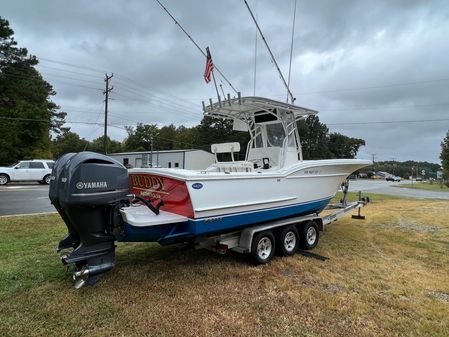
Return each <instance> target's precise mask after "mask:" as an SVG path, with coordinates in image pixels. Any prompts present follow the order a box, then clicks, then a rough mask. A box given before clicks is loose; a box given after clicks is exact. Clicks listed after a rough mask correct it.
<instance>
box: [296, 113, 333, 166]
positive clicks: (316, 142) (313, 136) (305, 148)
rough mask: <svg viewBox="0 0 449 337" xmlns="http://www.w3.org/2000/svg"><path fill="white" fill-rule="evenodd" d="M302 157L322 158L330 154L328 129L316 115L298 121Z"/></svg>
mask: <svg viewBox="0 0 449 337" xmlns="http://www.w3.org/2000/svg"><path fill="white" fill-rule="evenodd" d="M298 132H299V136H300V137H301V145H302V154H303V157H304V159H323V158H329V157H330V156H331V154H330V152H329V149H328V146H327V143H328V139H327V135H328V132H329V129H328V128H327V126H326V124H324V123H321V122H320V119H319V118H318V116H316V115H311V116H309V117H307V118H306V119H305V120H302V121H299V122H298Z"/></svg>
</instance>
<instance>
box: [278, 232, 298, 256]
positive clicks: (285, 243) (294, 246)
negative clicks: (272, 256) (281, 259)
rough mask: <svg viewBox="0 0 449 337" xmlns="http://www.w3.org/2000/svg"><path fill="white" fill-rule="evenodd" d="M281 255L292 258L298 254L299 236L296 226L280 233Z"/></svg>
mask: <svg viewBox="0 0 449 337" xmlns="http://www.w3.org/2000/svg"><path fill="white" fill-rule="evenodd" d="M277 243H278V244H279V253H280V254H281V255H283V256H290V255H293V254H295V253H296V251H297V250H298V247H299V234H298V230H297V229H296V227H295V226H286V227H284V228H282V229H281V230H280V231H279V233H278V242H277Z"/></svg>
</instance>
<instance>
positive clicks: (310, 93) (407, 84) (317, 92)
mask: <svg viewBox="0 0 449 337" xmlns="http://www.w3.org/2000/svg"><path fill="white" fill-rule="evenodd" d="M444 81H449V78H438V79H431V80H422V81H414V82H399V83H390V84H384V85H376V86H369V87H353V88H343V89H329V90H320V91H310V92H298V93H297V95H315V94H324V93H332V92H344V91H360V90H371V89H382V88H391V87H401V86H413V85H419V84H425V83H434V82H444Z"/></svg>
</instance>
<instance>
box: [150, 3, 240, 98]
mask: <svg viewBox="0 0 449 337" xmlns="http://www.w3.org/2000/svg"><path fill="white" fill-rule="evenodd" d="M156 1H157V3H158V4H159V5H160V6H161V7H162V8H163V10H164V11H165V12H166V13H167V14H168V15H169V16H170V17H171V18H172V20H173V21H174V22H175V24H176V25H178V27H179V28H180V29H181V30H182V31H183V32H184V34H186V35H187V37H188V38H189V39H190V41H192V43H193V44H194V45H195V47H196V48H197V49H198V50H199V51H200V52H201V54H203V56H204V57H206V58H207V55H206V53H205V52H204V51H203V50H202V49H201V47H200V46H199V45H198V44H197V43H196V42H195V40H194V39H193V38H192V37H191V36H190V34H189V33H187V31H186V30H185V29H184V28H183V27H182V26H181V25H180V23H179V22H178V21H177V20H176V19H175V17H174V16H173V15H172V14H171V13H170V12H169V11H168V9H167V8H166V7H165V6H164V5H163V4H162V3H161V2H160V1H159V0H156ZM214 66H215V64H214ZM215 69H216V70H217V71H218V73H219V74H220V75H221V77H223V79H224V80H225V81H226V83H228V85H229V86H230V87H231V88H232V90H234V92H235V93H236V94H237V93H238V91H237V89H236V88H234V86H233V85H232V84H231V82H229V80H228V79H227V78H226V76H225V75H223V73H222V72H221V70H220V69H218V67H217V66H215ZM214 81H215V78H214Z"/></svg>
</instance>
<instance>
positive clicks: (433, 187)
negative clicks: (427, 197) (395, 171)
mask: <svg viewBox="0 0 449 337" xmlns="http://www.w3.org/2000/svg"><path fill="white" fill-rule="evenodd" d="M394 186H395V187H402V188H416V189H419V190H426V191H436V192H449V187H447V186H446V185H444V184H440V183H437V182H434V183H433V184H430V183H428V182H417V183H413V184H401V185H394Z"/></svg>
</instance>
